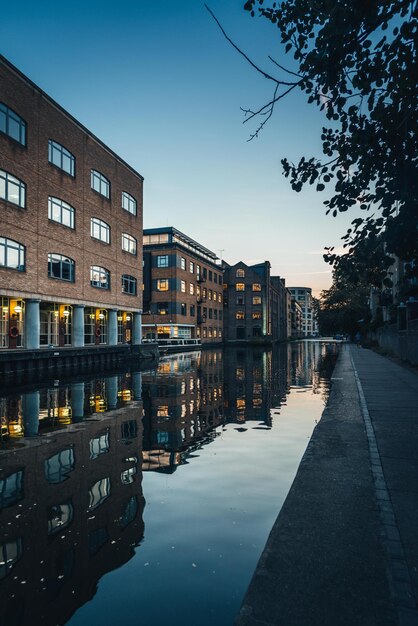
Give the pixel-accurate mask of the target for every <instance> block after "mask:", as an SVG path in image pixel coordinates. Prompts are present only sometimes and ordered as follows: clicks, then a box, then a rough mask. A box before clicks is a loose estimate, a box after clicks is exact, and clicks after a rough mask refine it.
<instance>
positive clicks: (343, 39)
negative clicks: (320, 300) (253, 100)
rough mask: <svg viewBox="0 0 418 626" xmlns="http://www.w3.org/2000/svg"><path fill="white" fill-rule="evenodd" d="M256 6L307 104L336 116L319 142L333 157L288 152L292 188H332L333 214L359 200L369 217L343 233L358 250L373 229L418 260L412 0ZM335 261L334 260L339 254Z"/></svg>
mask: <svg viewBox="0 0 418 626" xmlns="http://www.w3.org/2000/svg"><path fill="white" fill-rule="evenodd" d="M256 6H257V8H258V14H259V15H261V16H262V17H264V18H265V19H267V20H269V21H270V22H271V23H272V24H274V26H275V27H276V28H278V29H279V32H280V36H281V41H282V43H283V45H284V52H285V53H288V54H289V53H291V52H293V57H294V59H295V60H296V63H297V66H298V68H297V75H298V76H301V80H300V83H299V85H298V86H299V88H300V89H301V90H302V91H303V92H305V94H306V96H307V101H308V103H309V104H312V105H316V106H318V107H319V108H320V109H321V110H322V111H323V112H324V113H325V116H326V118H327V119H328V120H330V127H329V128H323V129H322V133H321V140H322V150H323V154H324V155H325V157H326V158H328V159H332V161H329V162H327V161H323V160H322V159H319V158H317V157H312V158H307V157H305V158H304V157H302V158H301V159H300V161H299V163H298V164H291V163H289V162H288V161H287V160H286V159H284V160H282V165H283V173H284V175H285V176H286V177H288V178H289V179H290V183H291V186H292V188H293V189H294V190H295V191H297V192H299V191H301V189H302V188H303V186H304V185H305V184H307V183H308V184H310V185H312V184H315V185H316V190H317V191H318V192H323V191H324V190H325V189H326V188H327V187H330V190H331V193H332V195H331V197H330V198H329V199H327V200H325V202H324V204H325V206H326V207H327V213H332V215H333V216H336V215H338V213H340V212H346V211H348V210H350V208H351V207H353V206H355V205H358V206H360V209H361V210H362V211H365V212H366V213H367V212H368V213H370V215H369V217H368V219H367V220H359V221H357V220H354V223H353V229H352V232H350V233H349V238H348V240H347V239H345V240H346V241H350V242H351V244H350V245H351V248H352V249H356V248H357V247H358V246H361V245H362V243H363V242H364V240H366V239H367V238H368V237H369V236H370V233H373V235H376V236H379V237H380V238H381V242H385V245H386V249H387V251H388V252H396V251H397V253H401V254H402V257H403V258H404V259H406V260H408V259H414V258H417V257H418V236H417V224H418V176H417V169H418V168H417V165H418V116H417V115H416V110H417V108H418V90H417V89H416V59H415V54H416V52H415V48H414V40H416V38H417V32H418V18H417V14H416V12H414V10H413V8H414V6H415V4H414V2H413V0H391V2H390V3H389V2H387V1H386V0H373V2H360V1H356V2H344V3H342V2H335V0H334V1H331V0H316V1H315V2H312V1H311V0H282V1H281V2H277V3H274V4H270V5H269V6H267V3H266V2H263V1H262V0H251V1H248V2H246V3H245V9H246V10H251V11H252V12H253V13H254V10H255V7H256ZM375 42H376V43H375ZM278 67H280V66H278ZM279 78H280V77H279ZM329 259H330V262H331V263H332V264H334V266H335V263H336V262H337V257H335V255H331V256H330V257H329Z"/></svg>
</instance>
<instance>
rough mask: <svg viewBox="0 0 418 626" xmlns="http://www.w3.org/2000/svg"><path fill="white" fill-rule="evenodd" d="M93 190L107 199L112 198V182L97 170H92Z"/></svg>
mask: <svg viewBox="0 0 418 626" xmlns="http://www.w3.org/2000/svg"><path fill="white" fill-rule="evenodd" d="M91 188H92V189H93V190H94V191H97V193H100V194H101V195H102V196H104V197H105V198H110V181H109V180H108V179H107V178H106V176H103V174H101V173H100V172H97V171H96V170H91Z"/></svg>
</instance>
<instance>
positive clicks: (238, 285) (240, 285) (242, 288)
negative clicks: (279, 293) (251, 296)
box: [235, 283, 261, 291]
mask: <svg viewBox="0 0 418 626" xmlns="http://www.w3.org/2000/svg"><path fill="white" fill-rule="evenodd" d="M252 290H253V291H261V285H260V283H253V284H252ZM235 291H245V283H236V285H235Z"/></svg>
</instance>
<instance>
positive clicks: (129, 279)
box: [122, 274, 137, 296]
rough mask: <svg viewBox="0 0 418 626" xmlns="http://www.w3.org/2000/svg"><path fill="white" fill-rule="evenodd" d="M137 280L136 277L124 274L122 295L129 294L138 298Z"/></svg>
mask: <svg viewBox="0 0 418 626" xmlns="http://www.w3.org/2000/svg"><path fill="white" fill-rule="evenodd" d="M136 289H137V280H136V278H135V277H134V276H129V274H122V293H127V294H129V295H130V296H136Z"/></svg>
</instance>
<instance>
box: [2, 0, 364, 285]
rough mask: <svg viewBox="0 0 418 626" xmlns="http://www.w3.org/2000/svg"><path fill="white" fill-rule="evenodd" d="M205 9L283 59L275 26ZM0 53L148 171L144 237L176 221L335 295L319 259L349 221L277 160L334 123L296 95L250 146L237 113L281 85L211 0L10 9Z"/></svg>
mask: <svg viewBox="0 0 418 626" xmlns="http://www.w3.org/2000/svg"><path fill="white" fill-rule="evenodd" d="M208 4H209V6H210V7H211V9H212V10H213V11H214V13H215V14H216V15H217V17H218V18H219V20H220V21H221V22H222V24H223V26H224V27H225V29H226V30H227V32H228V33H229V34H230V36H231V37H232V38H233V39H234V41H235V42H236V43H237V44H239V45H240V47H241V48H242V49H244V50H245V51H247V52H248V54H249V55H250V56H251V57H252V58H254V59H255V60H256V61H257V62H258V63H260V64H262V65H263V67H265V68H266V69H267V70H268V71H273V70H274V66H273V65H272V64H271V62H270V61H268V59H267V57H268V55H272V56H274V57H275V58H276V59H278V60H281V61H284V58H283V53H282V52H280V45H279V42H278V38H277V33H276V31H275V28H274V27H273V26H271V25H270V24H269V23H267V22H266V21H265V20H261V19H257V18H256V19H252V18H251V17H250V15H249V13H247V12H245V11H244V10H243V4H244V0H223V1H222V0H208ZM0 51H1V53H2V54H3V55H4V56H6V57H7V58H8V59H9V60H10V61H11V62H12V63H14V64H15V65H16V66H17V67H18V68H19V69H20V70H21V71H22V72H23V73H25V74H26V75H27V76H29V78H30V79H31V80H33V81H34V82H35V83H37V84H38V85H39V86H40V87H41V88H42V89H44V90H45V91H46V92H47V93H49V94H50V95H51V96H52V97H53V98H54V99H56V100H57V101H58V102H59V103H60V104H61V105H62V106H63V107H64V108H66V109H67V110H68V111H69V112H70V113H71V114H72V115H74V116H75V117H76V118H77V119H79V120H80V121H81V122H82V123H83V124H84V125H85V126H87V127H88V128H89V129H90V130H91V131H92V132H93V133H95V134H96V135H97V136H98V137H100V138H101V139H102V140H103V141H104V142H105V143H106V144H108V145H109V146H110V147H111V148H112V149H113V150H114V151H115V152H117V153H118V154H120V156H121V157H122V158H124V159H125V160H126V161H128V162H129V163H130V164H131V165H132V166H133V167H134V168H135V169H137V170H138V171H139V172H140V173H141V174H142V175H143V176H144V178H145V188H144V189H145V191H144V226H145V227H146V228H152V227H158V226H166V225H170V226H171V225H172V226H175V227H177V228H179V229H180V230H182V231H184V232H186V233H187V234H188V235H189V236H191V237H193V238H194V239H197V240H198V241H200V242H201V243H202V244H204V245H205V246H207V247H208V248H210V249H212V250H213V251H214V252H215V253H217V254H218V255H219V254H220V252H219V251H220V250H221V249H223V253H222V255H223V258H225V259H226V260H227V261H229V262H231V263H235V262H236V261H238V260H241V259H242V260H244V261H246V262H250V263H251V262H257V261H261V260H265V259H268V260H269V261H270V262H271V264H272V271H273V273H275V274H280V275H281V276H284V277H285V278H286V284H287V285H288V286H292V285H304V286H312V287H313V288H314V289H315V290H318V289H321V288H326V287H328V286H329V284H330V280H331V274H330V268H329V266H328V265H326V264H325V263H324V262H323V261H322V250H323V248H324V246H325V245H330V244H331V245H333V244H335V245H340V241H339V239H340V236H341V235H342V234H344V232H345V230H346V227H347V224H348V222H349V221H350V219H352V217H353V216H350V217H349V218H348V217H347V216H344V217H338V218H336V219H333V218H332V217H326V216H325V211H324V208H323V206H322V200H323V199H324V198H325V196H324V195H323V194H317V193H315V192H314V191H313V190H311V189H309V190H307V191H304V192H302V193H300V194H297V193H295V192H293V191H292V190H291V188H290V185H289V182H288V180H287V179H285V178H284V177H283V175H282V173H281V165H280V159H281V158H282V157H283V156H288V157H290V158H293V159H298V158H299V157H300V156H302V155H306V156H313V155H320V131H321V127H322V124H323V123H325V121H324V120H323V118H322V116H321V114H320V113H319V112H318V111H317V110H315V109H314V108H312V106H308V105H307V104H306V103H305V97H304V96H303V95H302V94H301V93H297V94H296V93H295V95H292V96H291V97H287V98H286V99H285V100H283V101H282V102H281V104H280V105H279V106H278V108H277V110H276V114H275V116H274V118H273V119H272V120H271V121H270V123H269V124H268V125H267V126H266V128H265V130H264V131H263V133H262V134H261V136H260V138H259V139H256V140H254V141H252V142H247V139H248V137H249V135H250V132H251V130H253V129H254V126H253V127H250V126H249V124H242V120H243V114H242V112H241V111H240V107H249V108H256V107H258V106H261V105H262V104H264V103H265V102H267V101H268V98H270V96H271V95H272V87H271V85H269V84H268V83H267V82H266V81H265V80H264V79H263V78H262V77H261V76H259V75H258V74H257V73H256V72H255V71H254V70H253V69H252V68H251V67H249V65H248V64H247V63H246V62H245V60H244V59H242V58H241V57H240V56H239V55H238V54H237V53H236V52H235V50H233V49H232V47H231V46H230V45H229V44H228V43H227V42H226V40H225V39H224V38H223V36H222V34H221V33H220V31H219V29H218V27H217V26H216V24H215V23H214V21H213V20H212V18H211V17H210V15H209V13H208V12H207V11H206V9H205V8H204V5H203V2H201V1H200V0H177V2H169V1H168V0H161V1H153V2H151V1H149V2H145V1H144V0H119V2H109V1H108V0H103V1H101V2H99V1H98V0H88V1H84V2H81V1H79V0H73V1H72V2H69V1H68V0H60V1H59V2H57V1H56V0H54V1H52V0H38V1H37V2H33V0H32V1H28V0H23V1H20V2H15V3H12V2H7V3H5V4H4V6H3V7H2V19H1V21H0ZM285 62H286V63H288V62H287V60H285Z"/></svg>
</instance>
